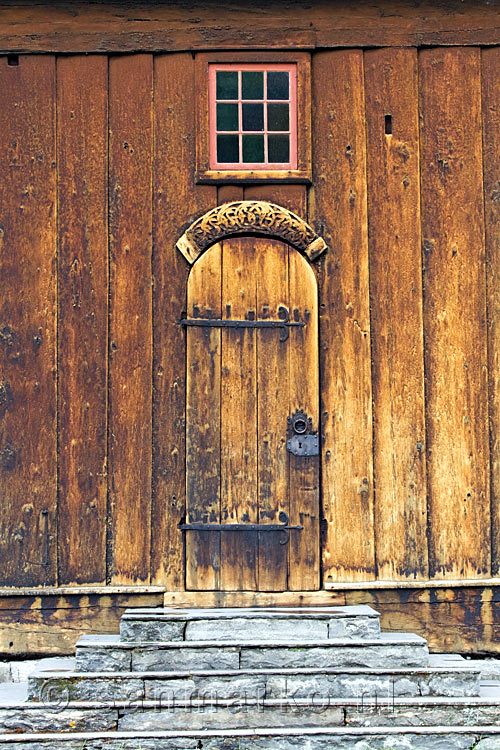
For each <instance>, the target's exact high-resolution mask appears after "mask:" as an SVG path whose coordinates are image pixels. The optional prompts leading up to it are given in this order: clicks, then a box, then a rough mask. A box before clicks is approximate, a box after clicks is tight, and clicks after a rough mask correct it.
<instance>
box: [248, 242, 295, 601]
mask: <svg viewBox="0 0 500 750" xmlns="http://www.w3.org/2000/svg"><path fill="white" fill-rule="evenodd" d="M258 250H259V252H258V258H257V264H256V268H255V282H256V287H257V305H256V309H257V312H256V317H257V319H258V320H265V319H272V320H278V319H279V314H278V313H279V307H280V306H281V305H282V306H284V307H285V308H286V309H287V310H288V309H289V279H288V251H289V247H288V245H285V244H284V243H283V242H279V241H277V240H270V239H266V240H260V241H259V246H258ZM256 333H257V372H258V387H257V415H256V416H257V421H256V427H257V430H256V432H257V435H258V470H257V471H258V506H259V523H260V524H265V523H274V524H276V523H280V520H279V515H280V511H284V512H285V513H286V514H287V515H288V514H289V513H290V507H289V486H288V485H289V476H288V452H287V449H286V436H287V418H288V416H289V411H288V408H289V405H288V401H289V392H290V378H289V372H288V366H287V365H288V349H289V347H290V346H291V344H292V339H291V338H290V337H289V338H288V340H287V341H284V342H281V341H280V340H279V333H278V331H276V330H275V329H272V328H267V329H266V328H262V329H260V330H258V331H257V332H256ZM280 541H282V538H281V534H280V533H279V532H278V533H274V532H270V531H267V532H263V533H261V534H259V568H258V584H259V585H258V589H259V591H280V590H286V588H287V585H288V546H287V545H284V544H280Z"/></svg>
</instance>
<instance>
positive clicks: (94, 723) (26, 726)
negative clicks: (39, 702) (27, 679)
mask: <svg viewBox="0 0 500 750" xmlns="http://www.w3.org/2000/svg"><path fill="white" fill-rule="evenodd" d="M117 725H118V711H115V710H113V709H110V708H106V707H105V706H101V707H100V708H98V709H97V708H93V709H90V708H88V709H83V708H74V707H73V708H65V709H62V710H60V709H57V708H56V709H51V708H50V707H48V706H46V707H43V708H32V707H31V706H18V707H16V708H14V707H13V708H8V709H0V732H15V733H19V732H70V731H71V732H84V731H88V730H89V729H92V730H93V731H95V732H99V731H102V732H104V731H107V730H115V729H116V728H117ZM0 747H1V745H0Z"/></svg>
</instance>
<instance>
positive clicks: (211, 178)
mask: <svg viewBox="0 0 500 750" xmlns="http://www.w3.org/2000/svg"><path fill="white" fill-rule="evenodd" d="M311 180H312V175H311V172H310V171H308V170H301V169H291V170H288V171H287V170H279V171H273V170H265V169H254V170H248V171H247V170H244V169H238V170H236V169H235V170H233V171H225V170H207V171H204V172H197V174H196V182H197V183H215V184H220V183H224V182H233V183H234V182H237V183H241V182H253V183H255V182H286V183H293V182H296V183H310V182H311Z"/></svg>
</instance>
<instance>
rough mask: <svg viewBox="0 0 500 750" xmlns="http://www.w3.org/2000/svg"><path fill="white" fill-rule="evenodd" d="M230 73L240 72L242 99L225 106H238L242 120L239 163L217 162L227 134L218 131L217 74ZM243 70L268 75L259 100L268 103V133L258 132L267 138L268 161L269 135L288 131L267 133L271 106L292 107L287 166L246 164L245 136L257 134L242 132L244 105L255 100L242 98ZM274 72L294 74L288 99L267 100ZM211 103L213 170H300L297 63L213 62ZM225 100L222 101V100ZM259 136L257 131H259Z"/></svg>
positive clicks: (210, 130) (239, 122)
mask: <svg viewBox="0 0 500 750" xmlns="http://www.w3.org/2000/svg"><path fill="white" fill-rule="evenodd" d="M220 70H223V71H225V70H228V71H235V72H238V99H237V100H236V99H235V100H227V99H225V100H223V101H224V103H228V102H233V103H237V104H238V112H239V118H238V119H239V121H238V125H239V127H238V131H237V134H238V136H239V157H240V161H239V162H219V161H217V135H218V133H224V132H225V131H217V122H216V111H217V98H216V74H217V71H220ZM243 71H263V72H264V98H263V99H259V100H255V101H259V102H263V104H264V130H263V131H262V130H261V131H258V134H259V135H261V134H263V135H264V155H265V159H267V136H268V134H271V135H278V134H280V133H285V131H274V130H273V131H268V130H267V106H266V105H267V103H268V101H269V102H270V103H273V104H274V103H279V102H281V101H287V102H288V104H289V107H290V130H289V131H287V134H288V135H289V138H290V161H288V162H286V163H276V162H268V161H264V162H243V161H241V159H242V156H243V154H242V136H243V134H246V133H249V134H252V133H253V132H254V131H246V130H245V131H244V130H243V129H242V118H241V105H242V103H243V102H245V103H246V102H249V103H250V102H252V101H253V100H247V99H245V100H242V98H241V72H243ZM274 71H286V72H288V73H289V75H290V90H289V99H288V100H277V99H272V100H271V99H270V100H268V99H267V86H266V74H267V73H268V72H274ZM208 101H209V150H210V158H209V165H210V169H212V170H235V171H248V170H252V171H254V170H267V171H269V170H273V171H275V170H276V171H279V170H296V169H297V161H298V159H297V64H296V63H271V62H270V63H239V62H234V63H210V64H209V68H208ZM221 101H222V100H221ZM231 133H232V134H236V131H231ZM255 133H257V131H255Z"/></svg>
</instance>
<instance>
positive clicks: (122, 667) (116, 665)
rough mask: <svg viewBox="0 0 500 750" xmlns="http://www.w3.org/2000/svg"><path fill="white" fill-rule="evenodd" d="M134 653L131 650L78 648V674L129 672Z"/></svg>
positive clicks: (76, 665) (76, 666)
mask: <svg viewBox="0 0 500 750" xmlns="http://www.w3.org/2000/svg"><path fill="white" fill-rule="evenodd" d="M131 662H132V652H131V650H130V649H119V648H102V649H93V648H91V647H87V646H85V647H78V646H77V649H76V664H75V669H76V671H77V672H129V671H130V669H131V666H130V665H131Z"/></svg>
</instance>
